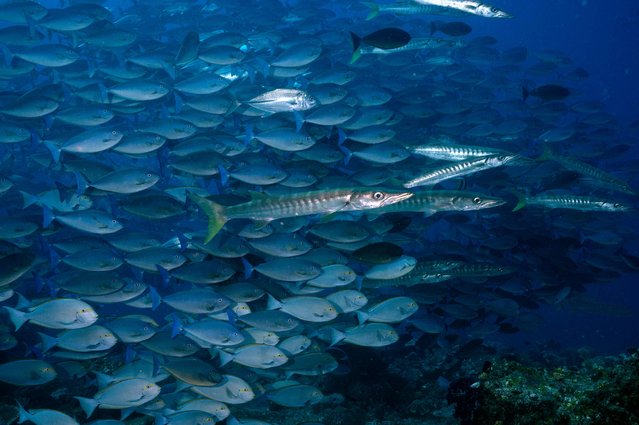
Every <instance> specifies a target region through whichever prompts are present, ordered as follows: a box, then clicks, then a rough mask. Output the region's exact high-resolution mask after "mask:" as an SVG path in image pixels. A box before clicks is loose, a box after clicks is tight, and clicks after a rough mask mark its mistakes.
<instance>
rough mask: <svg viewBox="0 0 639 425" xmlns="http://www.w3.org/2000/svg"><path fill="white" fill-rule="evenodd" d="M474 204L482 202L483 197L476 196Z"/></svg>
mask: <svg viewBox="0 0 639 425" xmlns="http://www.w3.org/2000/svg"><path fill="white" fill-rule="evenodd" d="M473 204H481V198H480V197H479V196H475V197H474V198H473Z"/></svg>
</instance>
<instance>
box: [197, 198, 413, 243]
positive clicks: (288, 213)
mask: <svg viewBox="0 0 639 425" xmlns="http://www.w3.org/2000/svg"><path fill="white" fill-rule="evenodd" d="M411 196H413V194H412V193H410V192H406V191H401V190H387V189H375V188H346V189H326V190H315V191H310V192H300V193H293V194H288V195H277V196H267V195H261V194H254V196H253V200H251V201H249V202H244V203H242V204H239V205H233V206H229V207H226V206H222V205H220V204H217V203H215V202H213V201H210V200H208V199H206V198H202V197H200V196H197V195H194V194H189V198H190V199H191V200H192V201H193V202H195V203H196V204H197V205H198V206H199V207H200V209H202V211H203V212H204V213H205V214H206V215H207V216H208V218H209V224H208V233H207V236H206V239H205V241H206V242H209V241H210V240H211V239H213V237H214V236H215V235H216V234H217V233H218V232H219V231H220V229H221V228H222V227H223V226H224V223H226V222H227V221H229V220H232V219H235V218H248V219H251V220H255V221H261V222H264V223H268V222H269V221H272V220H276V219H278V218H285V217H298V216H306V215H314V214H324V215H327V214H332V213H336V212H349V211H363V210H368V209H373V208H380V207H383V206H385V205H390V204H394V203H395V202H400V201H403V200H404V199H408V198H410V197H411Z"/></svg>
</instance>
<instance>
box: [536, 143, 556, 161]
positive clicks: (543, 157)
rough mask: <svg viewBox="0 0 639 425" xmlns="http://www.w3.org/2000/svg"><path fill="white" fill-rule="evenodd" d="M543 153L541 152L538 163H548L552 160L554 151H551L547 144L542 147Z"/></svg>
mask: <svg viewBox="0 0 639 425" xmlns="http://www.w3.org/2000/svg"><path fill="white" fill-rule="evenodd" d="M542 148H543V151H542V152H541V155H539V157H538V158H537V161H547V160H549V159H552V157H553V154H552V150H551V149H550V146H548V144H547V143H544V144H543V145H542Z"/></svg>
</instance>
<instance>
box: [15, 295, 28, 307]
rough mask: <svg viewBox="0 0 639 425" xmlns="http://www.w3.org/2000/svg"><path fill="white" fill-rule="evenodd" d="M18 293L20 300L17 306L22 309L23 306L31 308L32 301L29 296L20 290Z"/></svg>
mask: <svg viewBox="0 0 639 425" xmlns="http://www.w3.org/2000/svg"><path fill="white" fill-rule="evenodd" d="M16 294H18V302H17V303H16V307H15V308H17V309H21V308H29V307H30V306H31V301H29V300H28V299H27V297H25V296H24V295H22V294H21V293H19V292H16Z"/></svg>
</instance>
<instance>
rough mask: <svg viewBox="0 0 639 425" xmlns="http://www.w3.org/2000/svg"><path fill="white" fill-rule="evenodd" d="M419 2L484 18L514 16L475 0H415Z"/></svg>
mask: <svg viewBox="0 0 639 425" xmlns="http://www.w3.org/2000/svg"><path fill="white" fill-rule="evenodd" d="M413 1H414V2H415V3H417V4H422V5H430V6H439V7H443V8H446V9H454V10H459V11H461V12H464V13H466V14H469V15H476V16H482V17H484V18H511V17H512V16H511V15H510V14H508V13H506V12H504V11H503V10H499V9H497V8H496V7H493V6H490V5H487V4H484V3H481V2H478V1H474V0H413Z"/></svg>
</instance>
